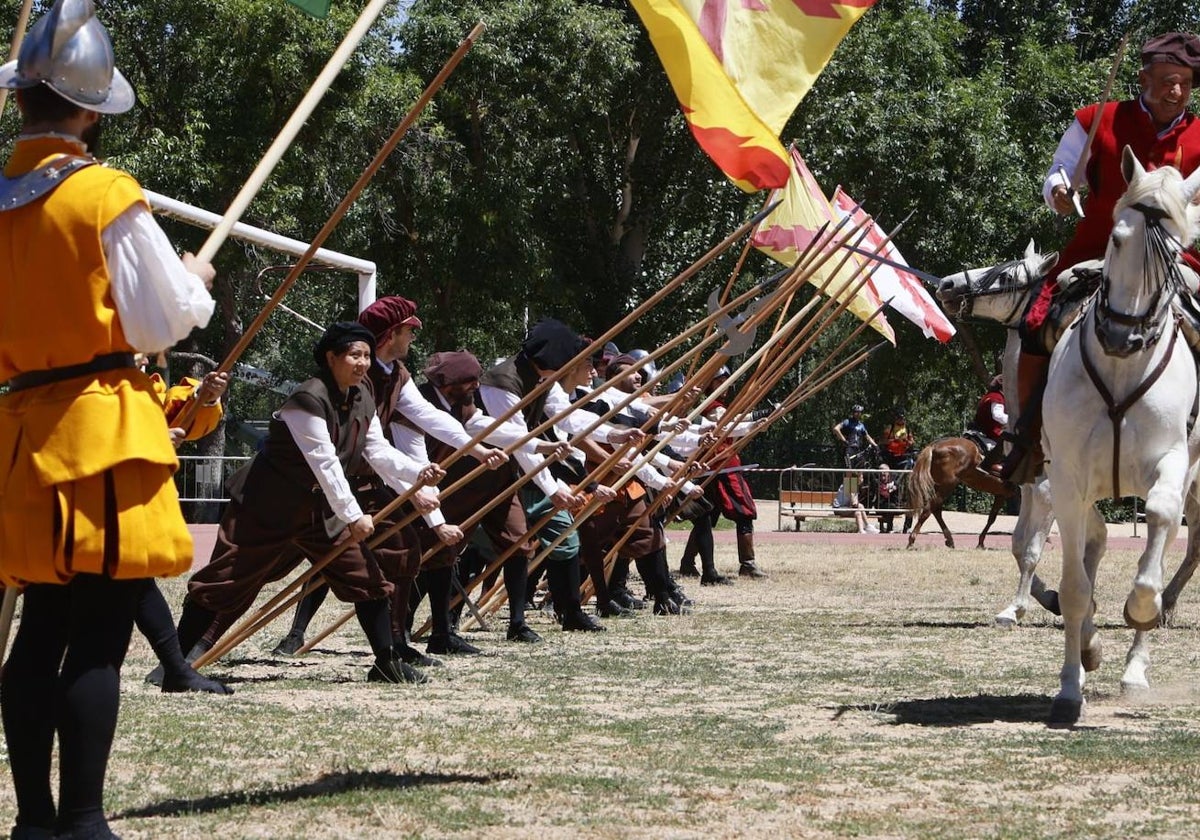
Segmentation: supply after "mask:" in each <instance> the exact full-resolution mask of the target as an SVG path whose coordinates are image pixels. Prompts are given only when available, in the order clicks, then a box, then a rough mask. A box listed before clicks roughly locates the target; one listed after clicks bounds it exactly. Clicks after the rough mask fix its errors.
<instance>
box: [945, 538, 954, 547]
mask: <svg viewBox="0 0 1200 840" xmlns="http://www.w3.org/2000/svg"><path fill="white" fill-rule="evenodd" d="M946 548H954V540H951V539H947V540H946Z"/></svg>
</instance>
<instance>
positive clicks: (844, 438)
mask: <svg viewBox="0 0 1200 840" xmlns="http://www.w3.org/2000/svg"><path fill="white" fill-rule="evenodd" d="M862 413H863V407H862V406H861V405H854V406H851V408H850V416H849V417H847V418H846V419H845V420H842V421H841V422H840V423H834V424H833V436H834V437H836V438H837V439H838V440H839V441H841V444H842V446H843V447H844V452H845V457H846V466H848V467H855V466H859V467H861V466H862V464H860V463H858V462H859V461H860V460H861V459H862V457H863V455H864V454H865V453H866V452H867V449H868V448H871V447H873V448H875V449H878V448H879V444H877V443H876V442H875V440H874V438H872V437H871V435H870V434H869V433H868V432H867V427H866V425H864V424H863V421H862Z"/></svg>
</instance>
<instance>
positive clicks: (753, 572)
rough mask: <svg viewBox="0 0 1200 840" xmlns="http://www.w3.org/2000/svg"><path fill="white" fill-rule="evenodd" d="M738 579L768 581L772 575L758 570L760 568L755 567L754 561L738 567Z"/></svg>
mask: <svg viewBox="0 0 1200 840" xmlns="http://www.w3.org/2000/svg"><path fill="white" fill-rule="evenodd" d="M738 577H748V578H752V579H754V580H766V579H767V578H769V577H770V575H768V574H767V573H766V572H764V571H763V570H762V569H760V568H758V566H756V565H754V561H753V560H748V561H746V562H745V563H742V564H741V565H740V566H739V567H738Z"/></svg>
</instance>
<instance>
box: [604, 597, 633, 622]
mask: <svg viewBox="0 0 1200 840" xmlns="http://www.w3.org/2000/svg"><path fill="white" fill-rule="evenodd" d="M596 615H598V616H600V617H601V618H633V616H634V612H633V610H631V609H630V608H629V607H623V606H621V605H620V604H618V603H617V602H616V601H609V602H608V603H607V604H604V605H603V606H597V607H596Z"/></svg>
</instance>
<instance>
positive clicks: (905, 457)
mask: <svg viewBox="0 0 1200 840" xmlns="http://www.w3.org/2000/svg"><path fill="white" fill-rule="evenodd" d="M916 453H917V442H916V441H915V440H914V439H913V436H912V431H911V430H910V429H909V428H908V421H907V420H906V419H905V417H904V409H903V408H901V407H899V406H897V407H896V410H895V411H893V412H892V422H891V423H889V424H888V425H886V426H884V427H883V460H884V461H886V462H887V465H888V466H889V467H891V468H892V469H894V470H911V469H912V466H913V462H914V461H915V460H916Z"/></svg>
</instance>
